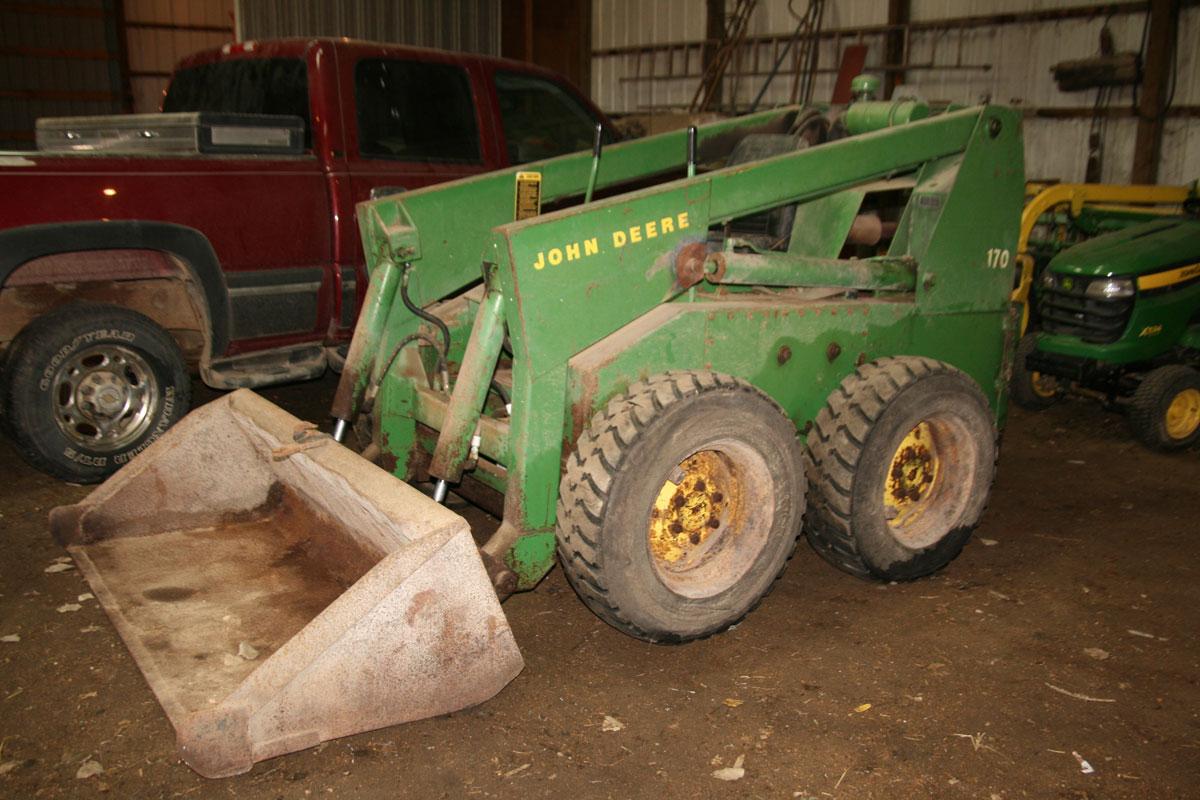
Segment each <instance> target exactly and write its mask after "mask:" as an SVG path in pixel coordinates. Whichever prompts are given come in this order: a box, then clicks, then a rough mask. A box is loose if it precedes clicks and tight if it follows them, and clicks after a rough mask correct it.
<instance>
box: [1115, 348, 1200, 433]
mask: <svg viewBox="0 0 1200 800" xmlns="http://www.w3.org/2000/svg"><path fill="white" fill-rule="evenodd" d="M1129 425H1130V427H1131V428H1133V433H1134V435H1135V436H1136V437H1137V438H1138V440H1139V441H1140V442H1141V443H1142V444H1144V445H1145V446H1146V447H1149V448H1150V449H1152V450H1163V451H1171V450H1183V449H1184V448H1187V447H1190V446H1191V445H1193V444H1195V443H1196V442H1197V441H1198V440H1200V372H1197V371H1196V370H1194V369H1192V368H1191V367H1188V366H1185V365H1183V364H1170V365H1168V366H1165V367H1159V368H1158V369H1155V370H1152V371H1151V372H1149V373H1148V374H1147V375H1146V377H1144V378H1142V382H1141V383H1140V384H1138V388H1137V390H1136V391H1135V392H1134V393H1133V402H1132V404H1131V405H1130V407H1129Z"/></svg>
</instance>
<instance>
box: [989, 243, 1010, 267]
mask: <svg viewBox="0 0 1200 800" xmlns="http://www.w3.org/2000/svg"><path fill="white" fill-rule="evenodd" d="M1010 257H1011V254H1010V253H1009V252H1008V250H1006V249H1004V248H1003V247H990V248H988V251H987V264H988V266H989V267H991V268H992V269H1004V268H1005V267H1007V266H1008V260H1009V258H1010Z"/></svg>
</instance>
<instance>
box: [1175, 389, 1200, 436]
mask: <svg viewBox="0 0 1200 800" xmlns="http://www.w3.org/2000/svg"><path fill="white" fill-rule="evenodd" d="M1198 427H1200V390H1197V389H1184V390H1183V391H1182V392H1180V393H1179V394H1177V395H1175V397H1174V399H1172V400H1171V405H1169V406H1167V435H1168V436H1170V437H1171V438H1172V439H1186V438H1187V437H1189V436H1191V435H1192V434H1193V433H1195V432H1196V428H1198Z"/></svg>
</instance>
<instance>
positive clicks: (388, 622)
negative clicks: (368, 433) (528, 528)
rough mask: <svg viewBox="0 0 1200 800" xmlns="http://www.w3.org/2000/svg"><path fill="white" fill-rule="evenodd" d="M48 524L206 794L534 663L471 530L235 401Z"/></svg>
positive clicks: (307, 430)
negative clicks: (275, 760)
mask: <svg viewBox="0 0 1200 800" xmlns="http://www.w3.org/2000/svg"><path fill="white" fill-rule="evenodd" d="M50 524H51V528H52V530H53V531H54V535H55V536H56V537H57V538H58V540H59V541H60V542H62V543H63V544H64V545H65V546H66V547H67V549H68V550H69V551H70V553H71V555H72V556H74V558H75V561H76V563H77V564H78V565H79V568H80V570H82V572H83V574H84V575H85V576H86V577H87V580H88V582H89V583H90V584H91V586H92V590H93V591H94V592H95V594H96V596H97V597H98V598H99V600H100V603H101V605H102V606H103V607H104V610H105V611H107V612H108V615H109V617H111V619H112V621H113V623H114V624H115V625H116V627H117V630H118V631H119V632H120V634H121V637H122V638H123V639H124V640H125V644H126V645H127V646H128V647H129V649H130V651H132V653H133V656H134V659H135V660H136V661H137V664H138V667H139V668H140V669H141V670H142V673H143V674H144V675H145V676H146V680H147V681H148V682H149V683H150V688H151V689H152V690H153V691H154V694H155V695H157V697H158V700H159V702H160V703H162V706H163V708H164V709H165V710H166V712H167V716H168V717H169V718H170V720H171V724H172V725H174V726H175V732H176V735H177V740H178V745H179V752H180V755H181V756H182V758H183V760H184V761H186V762H187V763H188V764H190V765H191V766H192V768H193V769H195V770H196V771H197V772H199V773H200V774H201V775H204V776H207V777H210V778H216V777H223V776H227V775H235V774H237V773H240V772H245V771H246V770H248V769H250V767H251V766H253V764H254V762H256V761H261V760H263V759H266V758H271V757H272V756H276V755H280V754H282V753H288V752H291V751H294V750H300V749H302V748H306V747H310V746H312V745H315V744H317V743H318V742H322V741H325V740H327V739H333V738H335V737H338V736H345V735H347V734H352V733H358V732H361V731H367V730H372V729H375V728H381V727H384V726H387V725H393V724H396V723H398V722H407V721H411V720H416V719H422V718H425V717H431V716H436V715H438V714H445V713H448V712H450V711H455V710H457V709H461V708H465V707H467V706H471V705H474V704H476V703H481V702H483V701H484V700H487V699H488V698H490V697H492V696H493V695H495V694H496V693H497V692H499V691H500V690H501V689H503V688H504V686H505V685H507V684H508V682H509V681H511V680H512V679H513V678H514V677H516V675H517V673H519V672H520V671H521V668H522V666H523V662H522V660H521V655H520V652H519V651H518V650H517V646H516V643H515V642H514V640H513V636H512V631H511V630H510V629H509V627H508V622H507V620H506V619H505V617H504V613H503V611H501V609H500V602H499V600H498V599H497V597H496V594H495V592H494V591H493V589H492V585H491V582H490V581H489V579H488V576H487V573H486V571H485V569H484V565H483V563H482V561H481V560H480V557H479V553H478V550H477V549H476V547H475V543H474V541H473V540H472V538H471V533H470V530H469V529H468V527H467V523H466V521H465V520H463V519H462V518H461V517H459V516H458V515H457V514H454V513H453V512H451V511H448V510H446V509H445V508H443V507H442V506H440V505H438V504H436V503H434V502H433V501H432V500H430V499H429V498H427V497H425V496H424V495H423V494H421V493H420V492H418V491H417V490H416V489H413V488H412V487H410V486H408V485H407V484H405V483H404V482H402V481H399V480H397V479H396V478H394V477H392V476H391V475H389V474H387V473H386V472H384V471H383V470H381V469H379V468H378V467H376V466H375V465H373V464H371V463H369V462H368V461H366V460H364V459H362V458H360V457H359V456H357V455H355V454H354V453H352V452H351V451H349V450H347V449H345V448H344V447H342V446H341V445H339V444H337V443H335V442H333V441H332V440H331V439H329V438H328V437H325V436H323V435H321V434H317V433H316V432H315V431H313V430H312V426H311V425H305V424H304V423H302V422H301V421H300V420H298V419H296V418H295V417H293V416H291V415H290V414H287V413H285V412H284V411H282V410H281V409H279V408H278V407H276V406H274V405H272V404H271V403H269V402H267V401H266V400H263V399H262V398H261V397H259V396H258V395H256V394H254V393H253V392H250V391H247V390H244V389H243V390H240V391H237V392H234V393H233V394H230V395H227V396H225V397H224V398H222V399H220V400H218V401H216V402H213V403H210V404H208V405H207V406H204V407H203V408H201V409H199V410H197V411H195V412H193V413H192V414H190V415H189V416H188V417H187V418H186V419H184V420H183V421H182V422H180V423H179V424H178V425H177V426H175V427H174V428H173V429H171V430H170V431H168V432H167V433H166V434H165V435H164V436H163V437H162V438H161V439H160V440H159V441H157V442H155V443H154V444H153V445H151V446H150V447H149V448H148V449H147V450H146V451H145V452H144V453H142V454H141V455H139V456H138V457H137V458H136V459H135V460H134V461H133V462H131V463H130V464H129V465H128V466H126V467H125V468H124V469H122V470H121V471H119V472H118V473H117V474H115V475H113V476H112V477H111V478H110V479H109V480H107V481H106V482H105V483H103V484H102V485H101V486H100V487H99V488H97V489H96V490H95V491H94V492H93V493H92V494H91V495H90V496H89V497H88V498H87V499H86V500H84V501H83V502H81V503H78V504H76V505H73V506H63V507H61V508H56V509H54V511H53V512H52V513H51V515H50Z"/></svg>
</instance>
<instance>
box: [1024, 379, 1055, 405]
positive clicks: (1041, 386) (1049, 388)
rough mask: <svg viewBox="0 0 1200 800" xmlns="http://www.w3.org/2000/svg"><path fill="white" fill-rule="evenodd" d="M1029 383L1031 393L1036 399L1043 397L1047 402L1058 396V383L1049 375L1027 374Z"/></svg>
mask: <svg viewBox="0 0 1200 800" xmlns="http://www.w3.org/2000/svg"><path fill="white" fill-rule="evenodd" d="M1029 383H1030V385H1031V386H1032V387H1033V393H1034V394H1036V395H1037V396H1038V397H1044V398H1046V399H1047V400H1049V399H1050V398H1051V397H1054V396H1055V395H1057V394H1058V381H1056V380H1055V379H1054V377H1053V376H1051V375H1043V374H1042V373H1040V372H1031V373H1029Z"/></svg>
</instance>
